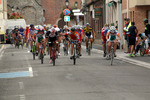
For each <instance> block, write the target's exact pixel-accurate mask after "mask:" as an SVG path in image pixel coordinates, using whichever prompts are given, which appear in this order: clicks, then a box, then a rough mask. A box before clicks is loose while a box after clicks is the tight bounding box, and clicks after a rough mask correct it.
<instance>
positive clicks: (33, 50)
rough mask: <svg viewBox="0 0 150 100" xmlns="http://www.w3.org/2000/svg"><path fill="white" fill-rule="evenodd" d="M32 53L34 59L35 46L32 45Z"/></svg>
mask: <svg viewBox="0 0 150 100" xmlns="http://www.w3.org/2000/svg"><path fill="white" fill-rule="evenodd" d="M32 53H33V60H35V46H34V45H33V48H32Z"/></svg>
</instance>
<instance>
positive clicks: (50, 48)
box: [49, 44, 52, 64]
mask: <svg viewBox="0 0 150 100" xmlns="http://www.w3.org/2000/svg"><path fill="white" fill-rule="evenodd" d="M51 51H52V46H51V44H49V56H50V64H51V63H52V52H51Z"/></svg>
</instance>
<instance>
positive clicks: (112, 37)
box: [107, 30, 119, 41]
mask: <svg viewBox="0 0 150 100" xmlns="http://www.w3.org/2000/svg"><path fill="white" fill-rule="evenodd" d="M107 34H108V35H109V39H108V41H114V40H115V39H118V37H119V33H118V31H117V30H116V31H115V32H114V33H111V32H110V30H109V31H108V32H107Z"/></svg>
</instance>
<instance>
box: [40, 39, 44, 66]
mask: <svg viewBox="0 0 150 100" xmlns="http://www.w3.org/2000/svg"><path fill="white" fill-rule="evenodd" d="M39 49H40V52H39V58H40V59H41V64H43V60H44V48H43V43H42V41H40V44H39Z"/></svg>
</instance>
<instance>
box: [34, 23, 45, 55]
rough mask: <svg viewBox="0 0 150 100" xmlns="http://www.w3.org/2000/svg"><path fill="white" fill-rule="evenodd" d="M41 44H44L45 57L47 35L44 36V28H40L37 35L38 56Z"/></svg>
mask: <svg viewBox="0 0 150 100" xmlns="http://www.w3.org/2000/svg"><path fill="white" fill-rule="evenodd" d="M40 43H42V44H43V48H44V52H43V53H44V55H46V53H45V34H44V29H43V27H42V26H39V29H38V33H37V34H36V50H37V51H36V54H37V55H38V54H39V51H40V49H39V45H40Z"/></svg>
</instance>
